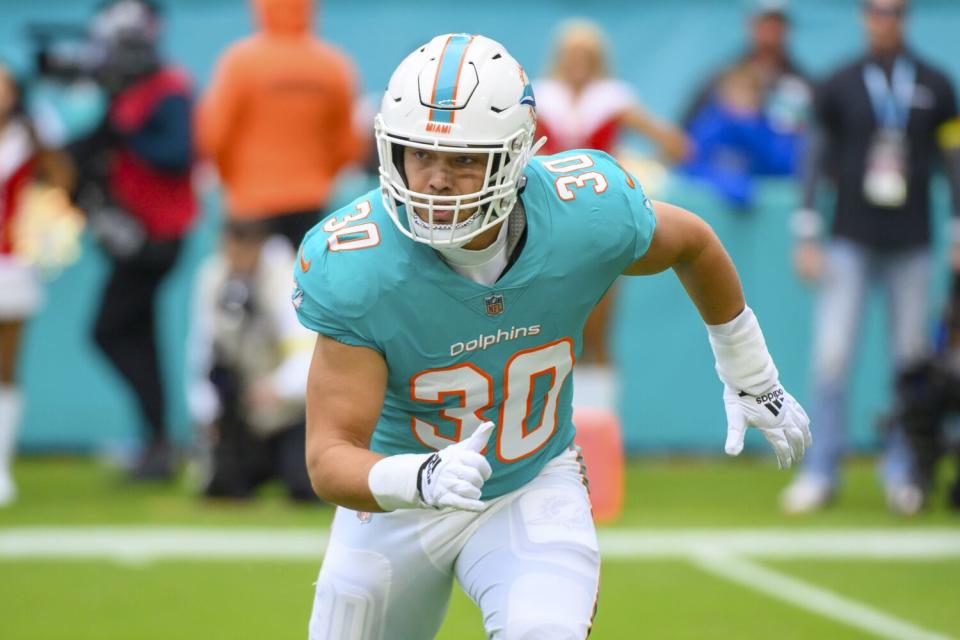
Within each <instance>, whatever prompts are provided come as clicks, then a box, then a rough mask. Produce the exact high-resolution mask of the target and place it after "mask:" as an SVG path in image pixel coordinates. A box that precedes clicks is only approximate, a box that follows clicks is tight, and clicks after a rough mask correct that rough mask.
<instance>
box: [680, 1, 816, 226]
mask: <svg viewBox="0 0 960 640" xmlns="http://www.w3.org/2000/svg"><path fill="white" fill-rule="evenodd" d="M788 25H789V23H788V19H787V14H786V3H785V2H783V1H780V2H777V1H775V0H765V1H762V2H759V3H757V4H756V7H755V10H754V12H753V13H752V15H751V17H750V36H751V47H750V49H749V50H748V51H747V52H746V53H745V54H744V55H742V56H741V57H740V58H738V59H737V60H735V61H734V62H733V63H731V64H730V65H727V66H726V67H724V68H723V69H721V70H720V71H719V72H717V73H716V74H714V75H713V76H711V77H710V78H709V79H708V80H707V82H706V83H705V84H704V85H703V87H701V89H700V90H699V91H698V92H697V94H696V97H695V98H694V100H693V102H692V104H691V105H690V107H689V108H688V109H687V112H686V115H685V116H684V118H683V124H684V128H685V129H686V130H687V133H688V134H689V135H690V137H691V139H692V141H693V148H694V152H693V153H692V154H691V156H690V158H689V159H688V160H687V162H686V163H685V164H684V167H683V169H684V171H685V172H686V173H687V174H689V175H691V176H694V177H697V178H700V179H702V180H705V181H706V182H708V183H709V184H711V185H712V186H713V187H714V189H716V190H717V191H718V192H719V193H720V195H722V196H723V197H724V198H725V199H726V200H727V201H729V202H730V203H731V204H733V205H735V206H738V207H749V206H750V204H751V202H752V195H753V178H754V177H755V176H778V175H779V176H782V175H791V174H793V173H794V170H795V168H796V164H797V160H798V156H799V152H800V142H801V138H800V133H801V131H802V127H803V123H804V120H805V114H806V112H807V110H808V106H809V102H810V93H811V92H810V88H809V85H808V83H807V81H806V79H805V77H804V75H803V73H801V72H800V71H799V70H798V68H797V66H796V64H794V62H793V61H792V60H791V59H790V56H789V54H788V52H787V50H786V37H787V27H788Z"/></svg>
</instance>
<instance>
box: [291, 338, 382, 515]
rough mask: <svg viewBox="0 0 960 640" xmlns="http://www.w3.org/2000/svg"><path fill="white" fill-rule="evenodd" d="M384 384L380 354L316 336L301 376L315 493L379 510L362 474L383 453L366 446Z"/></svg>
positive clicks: (309, 467) (352, 506)
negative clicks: (307, 369)
mask: <svg viewBox="0 0 960 640" xmlns="http://www.w3.org/2000/svg"><path fill="white" fill-rule="evenodd" d="M386 387H387V364H386V362H385V361H384V359H383V356H382V355H380V354H379V353H377V352H376V351H374V350H373V349H367V348H365V347H354V346H349V345H345V344H342V343H340V342H337V341H336V340H333V339H332V338H327V337H325V336H322V335H320V336H317V342H316V345H315V346H314V349H313V358H312V360H311V362H310V373H309V374H308V377H307V448H306V450H307V470H308V471H309V472H310V482H311V484H312V485H313V490H314V491H315V492H316V493H317V495H318V496H320V498H322V499H323V500H326V501H327V502H332V503H335V504H338V505H342V506H344V507H348V508H350V509H357V510H359V511H381V509H380V507H379V506H378V505H377V503H376V500H375V499H374V497H373V494H372V493H371V491H370V487H369V485H368V483H367V477H368V476H369V475H370V469H371V468H372V467H373V465H374V464H376V463H377V461H379V460H380V459H381V458H382V457H383V456H381V455H379V454H376V453H373V452H372V451H370V450H369V448H368V447H369V445H370V438H371V436H372V435H373V430H374V427H376V424H377V418H378V417H379V416H380V409H381V407H382V406H383V398H384V393H385V390H386Z"/></svg>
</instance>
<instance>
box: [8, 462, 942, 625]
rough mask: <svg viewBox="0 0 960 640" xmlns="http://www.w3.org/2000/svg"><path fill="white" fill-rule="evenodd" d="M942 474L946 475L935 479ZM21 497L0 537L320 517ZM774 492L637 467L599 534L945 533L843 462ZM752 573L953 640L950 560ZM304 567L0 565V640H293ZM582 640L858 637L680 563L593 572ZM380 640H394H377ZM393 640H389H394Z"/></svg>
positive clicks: (70, 489)
mask: <svg viewBox="0 0 960 640" xmlns="http://www.w3.org/2000/svg"><path fill="white" fill-rule="evenodd" d="M948 473H952V471H949V470H948ZM16 475H17V477H18V481H19V485H20V489H21V497H20V500H19V501H18V502H17V503H16V504H15V505H14V506H13V507H11V508H8V509H5V510H2V511H0V529H9V528H16V527H20V526H34V525H42V526H46V527H50V526H58V525H70V526H76V525H141V526H150V525H186V526H196V527H203V526H217V527H231V526H238V527H239V526H243V527H251V526H255V527H299V528H304V527H306V528H317V529H318V530H319V529H323V528H325V527H326V526H327V525H328V524H329V521H330V517H331V514H332V510H331V509H330V508H329V507H325V506H308V507H304V506H295V505H291V504H290V503H289V502H287V501H286V500H285V499H284V498H283V496H282V495H280V493H279V492H278V491H277V490H276V488H271V489H268V490H267V491H266V492H265V494H264V495H263V496H262V497H261V498H260V499H258V500H255V501H252V502H243V503H237V502H222V501H220V502H211V501H204V500H199V499H197V498H196V497H195V496H194V495H193V494H192V491H191V488H190V482H189V476H188V475H184V476H183V477H181V479H180V480H179V481H178V482H177V483H175V484H173V485H171V486H166V487H157V486H136V485H133V486H132V485H128V484H126V483H124V482H123V481H122V480H121V477H122V476H121V474H120V472H119V471H118V470H116V469H114V468H111V467H109V466H106V465H104V464H101V463H97V462H92V461H90V460H86V459H76V458H26V459H23V460H21V461H20V462H19V463H18V465H17V468H16ZM788 479H789V477H788V476H787V475H786V474H784V473H780V472H778V471H777V470H776V469H775V468H774V467H772V466H771V465H770V464H769V463H768V461H766V460H761V459H750V458H748V459H744V460H737V461H731V460H704V459H675V460H668V459H657V460H638V461H634V462H632V463H631V464H630V465H629V467H628V474H627V485H628V488H627V504H626V505H625V509H624V513H623V515H622V517H621V518H620V520H619V521H618V522H617V523H616V524H615V525H612V526H613V527H632V528H644V529H657V528H667V527H669V528H694V529H695V528H713V527H727V528H739V527H742V528H764V527H776V528H779V529H783V528H785V527H794V528H804V529H807V528H818V527H822V528H835V527H883V528H885V529H889V528H898V527H899V528H903V530H904V531H908V530H910V529H911V528H926V527H937V528H939V529H943V528H944V527H948V528H949V527H956V528H957V535H958V536H960V516H958V514H956V513H954V512H950V511H948V510H946V509H945V508H944V507H943V506H942V499H938V500H936V501H935V503H934V504H933V506H932V508H931V510H930V511H928V512H926V513H924V514H923V515H922V516H920V517H919V518H915V519H910V520H906V519H903V518H898V517H896V516H892V515H890V514H888V513H887V512H886V510H885V509H884V507H883V499H882V495H881V493H880V490H879V488H878V487H877V485H876V482H875V479H874V471H873V468H872V465H871V464H869V463H868V462H867V461H865V460H860V461H856V462H854V463H853V464H852V465H851V467H850V469H849V471H848V474H847V478H846V480H847V482H846V485H845V490H844V493H843V494H842V496H841V497H840V499H839V501H838V503H837V504H836V505H835V506H834V507H833V508H831V509H828V510H827V511H825V512H823V513H820V514H816V515H814V516H811V517H807V518H800V519H796V518H785V517H784V516H781V515H780V514H779V513H778V512H777V510H776V509H775V499H776V494H777V492H778V491H779V490H780V489H781V488H782V487H783V486H784V484H785V483H786V482H787V481H788ZM762 564H763V566H765V567H768V568H771V569H774V570H777V571H779V572H781V573H784V574H786V575H789V576H793V577H796V578H799V579H802V580H805V581H807V582H808V583H810V584H813V585H816V586H819V587H822V588H826V589H829V590H831V591H833V592H834V593H837V594H839V595H842V596H844V597H847V598H850V599H853V600H856V601H858V602H861V603H863V604H866V605H869V606H871V607H874V608H876V609H878V610H881V611H883V612H885V613H887V614H889V615H894V616H897V617H899V618H901V619H903V620H905V621H908V622H910V623H913V624H915V625H919V626H922V627H924V628H926V629H929V630H931V631H935V632H939V633H940V634H944V635H947V636H960V611H958V608H957V603H958V602H960V586H958V585H960V581H958V580H957V579H956V576H957V575H960V559H956V558H954V559H937V560H929V561H903V560H897V561H889V562H885V561H879V560H877V561H874V560H871V561H864V560H853V559H837V558H834V559H829V560H826V559H816V560H804V561H795V560H790V561H786V560H764V561H763V562H762ZM317 569H318V567H317V563H315V562H309V561H307V562H305V561H290V560H269V561H268V560H251V561H239V560H238V561H223V560H217V561H186V560H163V561H155V562H151V563H147V564H131V563H126V564H125V563H120V562H114V561H95V560H77V561H72V560H71V561H61V560H53V559H50V560H36V559H31V560H25V559H7V560H0V593H2V594H4V595H3V597H2V598H0V638H4V639H7V638H10V639H11V640H13V639H16V640H21V639H23V640H34V639H36V640H46V639H54V638H64V637H70V638H75V639H78V640H83V639H91V640H93V639H96V640H103V639H112V638H117V639H143V640H150V639H153V638H157V639H159V638H182V639H184V640H192V639H207V638H270V639H273V638H278V639H280V638H304V637H305V636H306V633H305V628H306V619H307V615H308V613H309V608H310V603H311V600H312V592H313V587H312V583H313V581H314V579H315V577H316V572H317ZM483 637H484V635H483V632H482V627H481V623H480V614H479V611H478V610H477V608H476V607H475V606H474V605H473V603H472V602H470V601H469V599H468V598H467V597H466V596H465V595H464V594H463V593H462V592H460V591H459V589H457V590H456V592H455V593H454V597H453V599H452V601H451V604H450V609H449V612H448V615H447V619H446V622H445V624H444V627H443V630H442V631H441V633H440V635H439V636H438V638H441V639H445V640H472V639H476V640H482V638H483ZM591 637H592V638H599V639H600V640H606V639H614V640H617V639H621V638H623V639H632V638H641V637H644V638H691V639H692V638H698V639H699V638H704V637H710V638H727V637H737V638H743V639H749V638H777V639H778V640H784V639H791V638H797V639H800V638H814V637H816V638H838V639H845V638H868V637H872V636H870V635H869V634H867V633H866V632H863V631H860V630H857V629H855V628H853V627H850V626H847V625H845V624H843V623H840V622H837V621H835V620H831V619H828V618H824V617H821V616H819V615H816V614H813V613H810V612H807V611H805V610H803V609H799V608H797V607H795V606H793V605H791V604H789V603H786V602H782V601H780V600H776V599H773V598H771V597H769V596H767V595H764V594H762V593H758V592H755V591H753V590H751V589H747V588H745V587H741V586H738V585H736V584H733V583H730V582H728V581H726V580H725V579H723V578H720V577H717V576H714V575H712V574H709V573H706V572H704V571H703V570H702V569H700V568H698V567H696V566H695V565H694V564H692V563H690V562H687V561H684V560H681V559H676V560H672V559H642V560H640V559H636V560H616V561H612V560H610V561H605V562H604V565H603V569H602V573H601V596H600V602H599V610H598V614H597V618H596V621H595V628H594V633H593V635H592V636H591ZM385 640H393V639H390V638H387V639H385ZM399 640H403V639H399Z"/></svg>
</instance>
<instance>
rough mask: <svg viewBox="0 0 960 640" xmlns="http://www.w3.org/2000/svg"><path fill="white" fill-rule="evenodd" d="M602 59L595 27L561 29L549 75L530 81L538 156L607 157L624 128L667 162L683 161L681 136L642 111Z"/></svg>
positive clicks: (601, 39) (574, 23)
mask: <svg viewBox="0 0 960 640" xmlns="http://www.w3.org/2000/svg"><path fill="white" fill-rule="evenodd" d="M608 57H609V56H608V54H607V41H606V36H605V35H604V33H603V31H602V30H601V29H600V27H598V26H597V25H596V24H594V23H592V22H590V21H588V20H582V19H575V20H571V21H568V22H565V23H564V24H562V25H561V27H560V29H559V31H558V32H557V35H556V37H555V38H554V45H553V59H552V63H551V65H550V76H549V77H547V78H542V79H539V80H536V81H535V82H534V83H533V86H534V94H535V95H536V96H537V135H538V136H542V135H543V136H547V142H546V144H545V145H544V146H543V148H542V152H543V153H548V154H552V153H559V152H561V151H566V150H568V149H581V148H583V149H599V150H601V151H606V152H607V153H613V151H614V147H615V145H616V143H617V142H618V135H619V134H620V133H621V132H622V131H623V130H624V129H629V130H632V131H635V132H637V133H639V134H641V135H643V136H645V137H646V138H649V139H650V140H652V141H653V142H654V143H655V144H656V145H657V146H658V147H659V149H660V151H661V152H662V153H663V155H665V156H666V157H667V158H669V159H670V160H671V161H673V162H676V161H679V160H681V159H683V157H684V156H685V155H686V153H687V140H686V137H685V136H684V135H683V132H681V131H680V130H679V129H677V128H676V127H674V126H673V125H671V124H668V123H665V122H661V121H659V120H657V119H656V118H654V117H653V116H652V115H650V114H649V113H647V112H646V111H645V110H644V109H643V108H642V107H641V106H640V103H639V101H638V100H637V97H636V95H635V94H634V92H633V90H632V89H631V88H630V86H629V85H627V83H626V82H623V81H622V80H617V79H615V78H611V77H610V75H609V64H608Z"/></svg>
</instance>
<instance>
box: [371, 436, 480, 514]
mask: <svg viewBox="0 0 960 640" xmlns="http://www.w3.org/2000/svg"><path fill="white" fill-rule="evenodd" d="M495 428H496V425H494V423H492V422H484V423H483V424H481V425H480V426H479V427H477V430H476V431H474V432H473V433H472V434H470V436H469V437H468V438H466V439H465V440H461V441H460V442H457V443H456V444H452V445H450V446H448V447H445V448H443V449H441V450H440V451H437V452H436V453H423V454H401V455H395V456H387V457H386V458H383V459H382V460H380V461H379V462H377V463H376V464H375V465H373V468H372V469H370V475H369V476H368V478H367V483H368V485H369V486H370V492H371V493H372V494H373V497H374V499H375V500H376V501H377V504H378V505H380V507H381V508H382V509H383V510H384V511H392V510H394V509H415V508H418V507H428V508H433V509H443V508H446V507H453V508H455V509H465V510H467V511H483V510H484V508H485V506H486V505H484V503H483V502H482V501H481V500H480V492H481V489H482V488H483V483H484V482H486V481H487V479H488V478H489V477H490V474H491V473H493V470H492V469H491V468H490V463H489V462H487V459H486V458H485V457H483V455H482V454H481V453H480V452H481V451H483V449H484V447H486V446H487V440H489V439H490V434H492V433H493V431H494V429H495Z"/></svg>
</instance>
